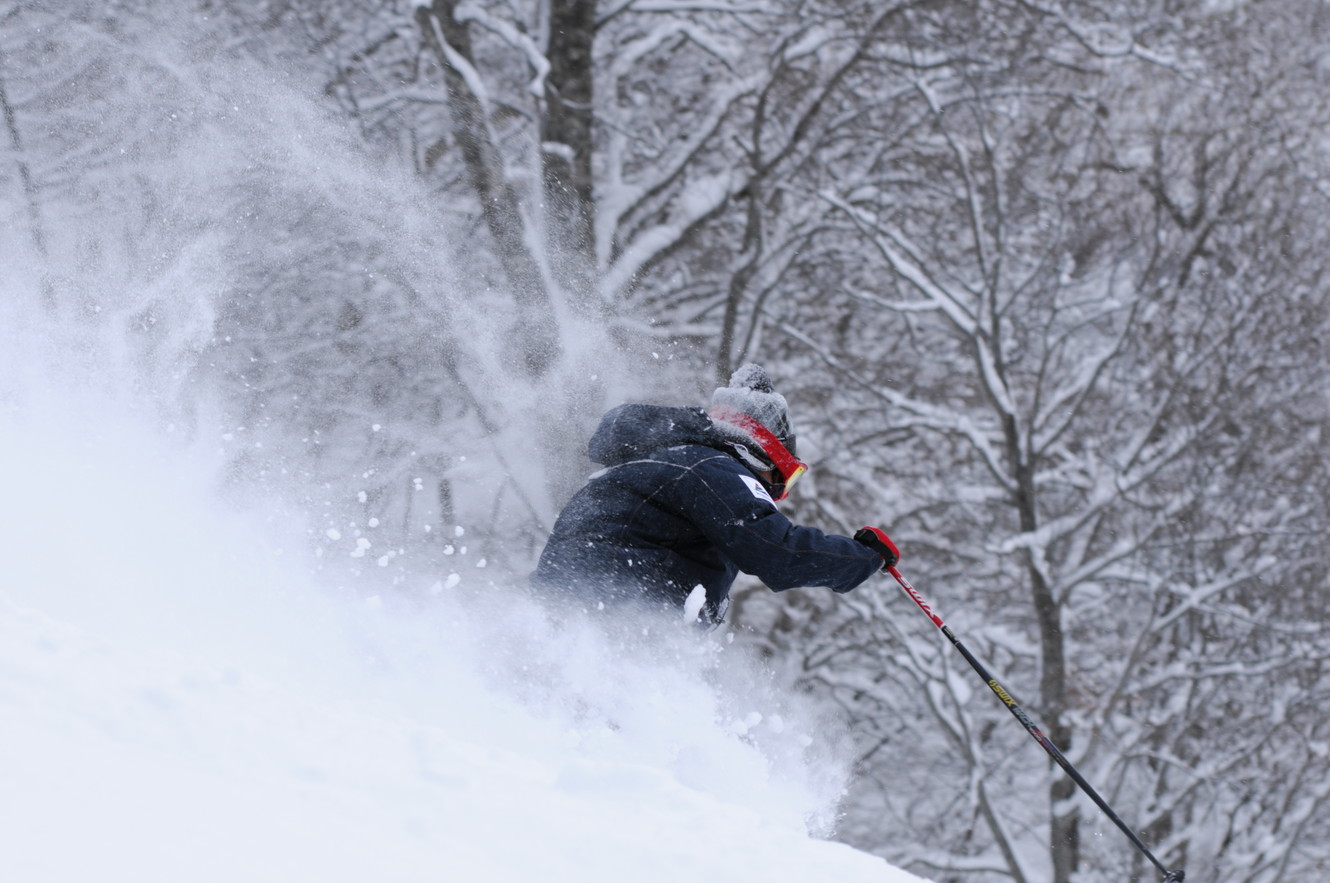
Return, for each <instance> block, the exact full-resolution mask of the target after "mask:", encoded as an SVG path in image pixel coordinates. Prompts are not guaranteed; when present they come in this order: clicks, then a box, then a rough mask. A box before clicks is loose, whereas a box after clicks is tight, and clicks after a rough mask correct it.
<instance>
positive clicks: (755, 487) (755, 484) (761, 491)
mask: <svg viewBox="0 0 1330 883" xmlns="http://www.w3.org/2000/svg"><path fill="white" fill-rule="evenodd" d="M739 480H740V481H742V482H743V483H744V484H746V485H748V489H749V490H750V491H752V492H753V496H755V497H757V498H758V499H759V500H763V501H765V502H768V503H770V504H771V505H773V506H774V505H776V501H775V500H773V499H771V494H769V493H767V489H766V488H764V487H762V482H760V481H758V480H757V479H756V478H753V477H752V476H751V475H740V476H739Z"/></svg>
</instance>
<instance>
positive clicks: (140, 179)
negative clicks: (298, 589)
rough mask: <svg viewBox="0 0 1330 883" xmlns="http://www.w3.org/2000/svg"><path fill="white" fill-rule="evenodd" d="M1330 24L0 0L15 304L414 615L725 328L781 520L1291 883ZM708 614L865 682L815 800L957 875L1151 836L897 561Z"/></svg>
mask: <svg viewBox="0 0 1330 883" xmlns="http://www.w3.org/2000/svg"><path fill="white" fill-rule="evenodd" d="M1327 25H1330V7H1328V6H1327V5H1326V4H1323V3H1321V2H1318V0H1271V2H1243V0H1233V2H1218V0H1217V2H1202V3H1180V2H1160V0H1139V2H1136V0H1124V2H1118V3H1109V4H1097V3H1089V2H1079V0H1030V2H1022V0H1010V2H1009V0H965V2H960V0H956V2H947V0H904V2H901V0H710V2H696V0H601V2H599V3H597V2H594V0H463V2H455V0H433V2H432V3H430V4H425V3H419V2H406V0H376V2H369V0H364V2H359V0H285V2H283V0H270V2H260V0H231V2H226V3H214V2H204V0H191V2H171V3H166V2H149V0H138V2H136V0H121V2H98V3H90V2H89V3H83V2H78V0H56V2H15V0H0V108H2V109H3V132H0V270H2V273H0V276H2V277H3V281H2V283H0V284H3V286H4V303H3V304H0V320H2V321H3V322H4V323H5V324H6V325H8V326H9V327H10V328H11V329H18V331H19V333H20V334H22V333H24V332H25V331H26V332H30V333H31V335H32V336H38V335H40V336H46V337H50V336H52V335H54V337H55V339H56V340H55V345H54V346H52V347H48V348H46V349H43V350H41V351H40V352H39V353H38V354H37V355H36V356H35V357H34V358H33V359H32V361H31V362H30V363H28V365H27V369H28V370H31V371H33V372H38V373H41V372H48V373H55V374H59V373H62V372H71V371H75V370H78V371H81V372H83V373H82V374H81V375H80V376H87V377H92V376H98V375H99V374H106V375H109V374H112V373H116V372H130V374H131V375H132V377H133V378H134V382H135V384H136V385H137V388H138V389H139V391H140V392H141V394H142V399H141V400H142V402H143V403H144V408H147V409H151V411H152V415H153V417H154V419H155V420H157V421H158V422H159V423H160V424H161V425H162V426H163V427H164V428H167V429H169V430H170V431H172V432H173V433H176V434H179V435H181V436H186V437H191V438H201V439H205V440H207V441H208V442H209V443H212V444H215V445H218V446H221V447H222V448H223V449H224V450H225V451H226V454H227V462H228V484H227V490H228V493H229V494H230V495H231V496H232V498H233V499H234V500H235V501H236V502H237V503H238V504H240V505H244V503H245V501H246V500H247V499H252V498H256V497H257V496H259V495H267V494H272V493H280V494H282V495H284V498H285V499H287V500H288V501H289V502H290V504H291V505H292V507H294V509H296V510H297V511H300V512H302V513H304V515H305V516H306V517H308V519H309V522H310V527H309V542H310V544H311V546H312V547H315V549H316V551H318V552H319V553H320V554H322V555H323V560H327V561H330V562H331V561H333V560H337V561H349V562H351V566H350V568H349V569H347V570H346V572H345V574H344V578H345V579H346V581H347V582H348V583H353V582H354V581H355V579H357V575H358V574H361V573H373V574H374V575H375V576H376V578H382V577H383V576H385V575H387V576H389V577H390V578H391V579H392V580H394V581H395V582H396V583H397V585H398V590H399V591H400V592H401V593H402V594H403V595H404V596H407V597H409V598H411V599H413V601H414V602H415V603H419V604H420V605H421V606H422V607H428V606H432V605H441V604H455V603H461V602H460V601H459V598H464V597H465V596H466V595H467V594H468V593H471V594H475V595H481V594H483V595H486V596H488V597H490V598H493V597H495V596H496V594H497V595H498V597H502V596H503V595H502V593H513V594H514V595H515V594H520V593H522V592H524V591H525V590H524V588H523V587H522V586H523V584H522V576H523V574H525V573H526V572H527V571H529V569H530V568H531V566H532V565H533V562H534V559H535V556H536V555H537V554H538V553H539V550H540V547H541V544H542V542H543V539H544V536H545V535H546V533H547V531H548V529H549V527H550V525H551V524H552V522H553V518H554V516H555V514H556V513H557V511H558V508H559V506H560V504H561V503H562V502H563V501H564V500H565V499H566V498H567V496H568V495H569V494H570V493H571V491H572V490H573V489H574V488H575V487H576V486H577V484H578V482H579V481H580V480H581V478H582V477H583V476H584V475H585V474H586V473H587V472H588V471H589V469H590V468H591V467H590V464H588V463H587V461H586V460H585V457H584V453H583V451H584V444H585V440H586V438H587V437H588V436H589V434H590V432H591V430H592V428H593V427H594V425H595V421H596V420H597V419H598V418H599V416H600V414H601V413H602V411H603V410H604V409H606V408H607V407H609V406H611V405H614V404H617V403H619V402H622V401H627V400H649V401H658V402H664V403H673V404H701V403H703V402H704V401H705V400H706V397H707V396H708V395H709V392H710V390H711V388H712V387H713V386H715V385H716V382H717V381H718V380H719V379H722V378H725V377H727V376H728V374H729V372H730V371H731V370H732V369H733V368H734V367H736V366H737V365H738V364H740V363H741V362H743V361H757V362H759V363H761V364H763V365H764V366H765V367H767V369H768V370H769V371H770V373H771V374H772V375H773V377H775V378H776V382H777V386H778V389H780V390H781V391H782V392H783V393H784V394H785V395H786V396H787V398H789V400H790V402H791V405H792V408H793V411H794V417H795V422H796V429H797V430H798V432H799V436H800V446H801V447H800V449H801V453H802V454H803V455H804V457H805V459H807V460H809V461H810V463H811V464H812V466H813V472H812V473H811V475H810V478H809V480H807V482H806V483H805V484H802V485H801V486H800V488H799V493H797V494H796V497H795V499H794V500H792V501H791V504H790V505H789V508H788V510H787V511H788V512H789V514H790V515H791V517H792V518H793V519H794V520H795V521H796V522H802V523H809V524H814V525H817V526H819V527H822V528H824V529H827V530H831V531H835V532H842V533H843V532H848V531H852V530H853V529H854V528H855V527H858V526H860V525H862V524H880V525H882V526H884V527H885V528H886V529H888V530H889V532H891V533H892V535H893V537H894V538H895V539H896V541H897V542H898V544H899V545H900V546H901V548H902V550H903V552H904V555H905V560H904V561H903V562H902V569H903V570H904V571H905V572H906V573H907V575H909V576H910V578H911V579H912V581H913V582H914V583H915V584H916V585H917V586H919V588H920V589H921V590H922V591H924V593H925V594H926V595H927V596H929V597H930V598H931V599H933V600H934V601H935V602H936V603H937V606H938V607H939V609H940V610H941V611H942V613H943V615H944V616H945V617H946V618H947V620H948V622H949V623H950V624H951V625H952V627H953V628H954V629H955V630H956V631H957V633H958V634H960V635H961V637H962V639H963V640H965V641H966V643H967V644H968V645H969V646H970V647H971V648H972V649H974V650H975V651H976V652H977V653H978V654H979V655H980V656H981V657H982V658H983V659H985V660H987V661H988V662H989V663H990V664H991V666H992V667H993V669H994V670H995V671H996V672H999V673H1001V676H1002V677H1003V679H1004V682H1005V683H1006V684H1007V685H1008V686H1010V687H1011V688H1012V689H1013V691H1014V692H1015V693H1016V694H1017V697H1018V699H1019V700H1020V701H1021V702H1022V704H1023V705H1025V706H1026V708H1027V709H1028V710H1029V711H1030V712H1031V714H1032V715H1033V716H1035V717H1036V718H1037V719H1038V720H1040V721H1041V722H1042V723H1044V724H1045V725H1046V728H1047V730H1048V732H1049V734H1050V736H1051V737H1052V738H1053V740H1054V741H1055V742H1056V743H1058V744H1059V745H1060V746H1062V747H1063V748H1064V749H1065V750H1066V751H1067V753H1068V756H1069V757H1070V758H1071V759H1072V761H1073V762H1074V763H1075V764H1076V765H1077V766H1078V767H1079V768H1080V770H1081V771H1082V772H1083V773H1084V774H1085V776H1086V777H1087V778H1088V779H1089V780H1090V781H1091V782H1093V783H1095V784H1096V785H1097V786H1099V788H1100V790H1101V791H1102V792H1103V793H1104V795H1105V796H1106V797H1107V798H1108V800H1109V801H1110V803H1112V804H1113V805H1114V807H1115V809H1117V811H1118V812H1119V814H1120V815H1121V816H1122V817H1123V818H1124V819H1126V820H1127V821H1128V822H1129V823H1132V824H1134V825H1136V826H1137V827H1139V828H1140V830H1141V831H1142V833H1143V838H1144V839H1145V841H1146V842H1147V843H1149V844H1151V845H1152V847H1154V848H1155V852H1156V854H1157V855H1159V857H1160V858H1161V859H1162V860H1163V861H1164V863H1165V864H1166V865H1168V866H1170V867H1185V868H1186V869H1187V871H1188V877H1189V879H1195V880H1204V881H1208V883H1272V881H1277V880H1284V881H1305V880H1314V879H1321V878H1323V877H1324V876H1325V873H1326V869H1327V862H1328V861H1330V806H1328V805H1327V800H1328V799H1330V723H1328V722H1327V720H1326V715H1325V713H1324V709H1325V708H1326V707H1330V695H1328V694H1330V635H1328V634H1327V630H1326V626H1327V621H1326V620H1327V604H1326V588H1325V571H1326V566H1327V564H1330V551H1327V547H1326V543H1325V541H1324V530H1325V526H1326V524H1327V520H1328V519H1330V513H1328V512H1327V506H1328V505H1330V503H1328V502H1327V501H1328V500H1330V474H1328V473H1327V464H1326V457H1325V450H1326V445H1327V439H1326V437H1325V435H1326V432H1327V429H1330V423H1328V421H1330V402H1328V401H1327V390H1328V389H1330V364H1328V363H1327V359H1326V353H1325V347H1324V343H1323V341H1324V339H1325V336H1326V334H1327V333H1328V332H1330V315H1328V314H1327V308H1328V307H1330V298H1327V296H1326V290H1325V286H1326V284H1327V282H1326V273H1327V270H1330V225H1328V224H1327V223H1326V222H1325V218H1326V217H1327V212H1328V211H1330V139H1328V138H1327V134H1326V133H1327V132H1328V131H1330V96H1328V95H1327V92H1326V89H1325V87H1324V84H1325V83H1326V82H1328V81H1330V51H1328V50H1327V49H1326V48H1325V47H1326V46H1327V31H1326V28H1327ZM52 329H55V330H54V331H53V330H52ZM13 339H18V335H16V336H15V337H14V338H13ZM11 357H12V356H11ZM3 404H4V403H3V400H0V405H3ZM454 525H461V526H464V527H465V531H466V533H465V536H466V543H465V549H462V548H460V547H459V544H458V542H457V539H456V537H455V531H454V530H453V526H454ZM352 555H354V556H355V557H354V558H353V557H351V556H352ZM426 577H427V578H426ZM731 619H732V620H733V622H734V626H733V627H734V629H735V632H736V634H737V636H738V640H739V641H743V642H748V643H750V644H753V645H755V646H758V647H760V648H763V649H764V650H765V651H767V652H769V660H770V664H771V666H772V667H773V669H774V670H775V671H776V672H777V675H778V677H779V678H781V679H783V680H784V681H786V682H788V683H789V684H792V685H795V686H796V687H797V688H800V689H804V690H807V691H809V693H810V694H812V695H815V696H819V697H823V698H825V699H827V700H829V701H832V702H834V703H835V704H836V705H837V706H838V708H839V710H840V713H841V714H842V715H843V716H844V718H845V719H846V720H847V721H848V723H849V725H850V732H851V734H852V736H853V738H854V740H855V743H854V744H855V750H856V758H857V761H856V766H855V770H854V777H853V782H852V787H851V790H850V792H849V794H848V795H847V796H846V798H845V800H844V802H843V804H842V812H843V818H842V819H841V821H840V823H839V825H838V827H837V831H836V836H837V837H838V838H840V839H843V840H844V841H846V842H848V843H850V844H852V845H854V846H856V847H859V848H861V849H864V850H867V851H870V852H873V853H877V854H880V855H882V856H884V857H886V858H887V859H889V860H890V861H891V862H893V863H895V864H898V865H900V866H902V867H904V868H907V869H909V870H912V871H914V872H916V873H918V874H921V875H923V876H925V877H928V878H930V879H933V880H937V881H947V883H950V881H966V883H970V881H974V883H980V881H1003V880H1012V881H1021V883H1026V881H1028V883H1038V881H1043V880H1049V881H1053V883H1072V881H1079V883H1098V881H1108V880H1123V879H1133V880H1136V879H1140V880H1145V879H1154V872H1153V870H1152V869H1151V868H1149V867H1148V866H1144V865H1143V863H1142V861H1141V860H1140V859H1139V857H1136V856H1134V853H1133V851H1132V850H1131V849H1130V848H1129V847H1128V846H1127V844H1126V843H1125V841H1123V840H1122V838H1121V836H1120V834H1119V833H1118V832H1117V831H1116V830H1115V829H1113V828H1112V827H1111V825H1110V824H1109V823H1108V822H1107V821H1106V820H1104V819H1103V818H1102V816H1100V815H1099V814H1098V812H1097V811H1096V810H1095V809H1094V807H1093V806H1092V805H1091V804H1090V803H1089V802H1088V801H1087V800H1085V799H1084V798H1083V797H1081V796H1080V795H1079V793H1078V792H1077V791H1076V790H1075V788H1074V787H1073V786H1072V785H1071V784H1070V782H1069V781H1068V780H1066V779H1065V778H1063V777H1062V776H1061V775H1060V774H1054V773H1053V772H1052V771H1051V770H1050V769H1049V764H1048V762H1047V760H1046V758H1045V757H1044V755H1043V754H1042V752H1040V751H1039V750H1038V749H1037V747H1036V746H1033V745H1031V744H1029V742H1030V740H1029V738H1028V736H1027V735H1026V734H1025V733H1024V732H1022V731H1021V729H1020V727H1019V726H1018V725H1017V724H1016V723H1015V722H1014V721H1012V720H1010V719H1009V716H1008V715H1007V712H1006V711H1005V710H1004V709H1003V708H1002V707H1001V706H1000V705H999V704H998V703H996V702H995V701H993V697H992V696H990V695H988V694H987V692H986V691H985V690H983V687H982V685H981V684H978V683H977V682H976V680H975V679H974V677H973V674H972V673H971V672H969V670H968V669H964V668H963V666H964V663H963V661H962V660H960V658H959V657H958V656H957V655H956V654H955V653H954V651H953V650H952V648H950V647H949V646H946V645H945V643H944V642H942V641H940V640H939V639H938V636H937V634H936V631H935V630H933V629H932V627H931V626H930V625H929V624H928V623H927V622H926V621H925V620H924V619H923V618H922V617H920V616H919V614H918V611H917V610H914V609H913V608H912V607H910V606H909V605H908V601H906V600H905V599H903V598H901V597H900V596H899V593H898V592H896V591H894V590H893V588H892V587H891V586H890V585H888V584H887V583H885V582H884V583H883V584H882V585H881V586H879V587H869V586H866V587H865V588H864V589H861V590H859V591H857V592H855V593H852V594H850V595H847V596H843V597H841V596H831V595H830V593H824V592H817V591H804V592H792V593H787V594H783V595H779V596H777V595H772V594H771V593H769V592H766V591H765V589H762V588H761V587H760V586H757V585H755V584H753V583H751V582H748V583H744V584H742V586H741V588H740V589H739V590H738V591H737V597H736V604H735V605H734V607H733V608H732V613H731ZM722 840H723V836H722ZM721 848H723V846H722V847H721Z"/></svg>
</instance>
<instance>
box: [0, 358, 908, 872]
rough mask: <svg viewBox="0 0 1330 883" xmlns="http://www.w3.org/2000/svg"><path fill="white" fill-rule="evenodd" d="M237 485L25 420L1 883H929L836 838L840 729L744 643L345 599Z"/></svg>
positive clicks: (3, 739)
mask: <svg viewBox="0 0 1330 883" xmlns="http://www.w3.org/2000/svg"><path fill="white" fill-rule="evenodd" d="M9 367H11V368H12V367H14V366H13V365H12V364H11V365H10V366H9ZM0 392H3V390H2V389H0ZM216 466H217V464H216V463H215V462H213V460H212V459H211V458H210V457H209V456H208V454H207V453H206V452H204V453H200V452H199V451H198V450H197V449H194V450H191V449H187V448H182V447H180V446H175V445H171V444H168V443H167V441H165V440H164V439H163V438H159V437H157V436H155V435H154V434H153V433H150V432H147V431H145V430H142V429H140V428H138V427H137V421H136V419H135V418H133V417H132V416H131V415H129V414H128V413H127V412H125V411H123V410H120V411H117V410H116V408H115V407H114V406H113V405H103V404H102V403H101V400H100V398H99V396H96V395H90V396H87V397H84V396H80V395H77V394H72V393H67V392H59V391H54V390H41V394H40V395H29V396H26V397H23V398H17V399H16V398H10V399H8V400H6V398H5V397H4V396H3V395H0V468H3V470H4V473H5V480H4V482H3V487H4V493H3V499H0V561H3V562H4V564H3V567H2V568H0V574H2V575H0V880H4V881H6V883H55V881H79V883H101V881H119V880H126V881H135V883H158V881H161V883H165V881H170V883H202V881H228V883H231V881H242V880H243V881H245V883H258V881H267V880H272V881H302V883H305V881H319V883H333V881H341V880H354V881H371V880H372V881H376V883H382V881H414V880H432V881H436V880H474V881H508V880H512V881H526V880H533V881H534V880H539V881H563V880H567V881H578V883H587V881H602V880H603V881H616V883H618V881H626V880H633V881H654V880H660V881H679V880H695V879H716V880H727V881H740V880H754V881H759V880H760V881H785V880H798V881H814V880H816V881H821V880H828V881H830V880H835V881H841V883H855V881H864V883H904V881H911V880H917V878H915V877H912V876H910V875H908V874H906V873H904V872H902V871H899V870H896V869H894V868H891V867H889V866H887V865H886V864H885V863H883V862H882V861H881V860H879V859H877V858H874V857H871V856H868V855H866V854H863V853H860V852H856V851H855V850H853V849H851V848H849V847H847V846H844V845H841V844H837V843H834V842H829V841H827V840H824V839H820V838H819V837H818V836H816V835H817V834H820V833H825V831H826V829H827V827H828V826H829V825H830V823H831V822H832V821H833V819H834V812H835V796H836V793H837V791H838V789H839V787H840V784H841V783H842V782H843V780H844V779H843V777H844V775H845V771H844V767H845V764H844V761H843V759H839V758H838V757H837V754H838V753H839V752H837V751H836V750H835V748H834V745H835V743H836V738H835V733H834V728H832V727H830V726H829V725H827V724H826V723H825V722H822V721H819V719H818V716H817V715H816V714H814V713H813V712H812V711H811V710H810V709H809V708H807V707H805V706H803V705H801V703H800V702H799V701H796V700H795V699H794V697H788V696H782V695H780V692H779V691H778V690H776V689H775V688H773V687H771V686H770V684H769V680H768V679H765V678H764V677H763V675H762V672H761V670H760V667H758V666H756V665H754V664H752V663H750V662H749V661H747V660H746V659H745V658H744V657H743V656H742V654H740V653H738V651H736V650H735V649H734V648H733V646H732V645H727V644H726V643H725V642H724V641H723V639H722V640H717V639H716V638H715V637H714V636H713V637H712V638H708V639H699V637H698V636H696V635H678V636H675V635H671V634H669V629H666V630H664V632H665V633H663V634H662V635H660V636H659V637H658V638H657V639H656V640H654V641H650V642H646V643H645V644H642V645H639V646H635V647H634V648H633V649H632V650H631V651H625V650H624V649H623V648H621V647H617V646H616V641H614V640H611V639H608V638H602V637H600V633H599V632H596V631H591V630H589V629H587V628H585V627H581V626H578V625H576V624H574V623H564V624H562V625H560V624H555V623H551V622H550V621H549V620H548V618H547V617H545V616H543V615H542V614H540V613H539V611H537V610H535V609H534V608H530V607H529V606H526V605H523V604H522V603H520V602H519V601H518V600H517V598H518V595H517V593H514V592H512V591H511V590H503V589H500V588H499V587H496V588H495V596H496V599H498V600H499V603H493V604H490V605H485V604H478V603H475V602H469V603H463V601H462V600H460V599H461V595H460V594H459V596H458V601H457V603H449V602H448V596H447V594H443V595H441V596H433V597H434V602H433V603H431V604H412V605H408V604H404V603H401V602H399V601H396V600H393V599H394V597H395V596H394V595H392V594H391V593H387V592H385V593H382V594H379V593H373V592H369V591H367V590H366V588H365V587H364V586H358V585H352V584H345V583H340V582H339V579H338V578H337V577H335V576H334V575H333V573H334V571H333V570H330V569H329V568H328V567H327V562H326V561H321V562H319V564H320V566H321V567H322V569H321V570H320V569H319V568H318V567H316V566H315V563H316V559H315V558H314V557H313V556H312V555H310V554H309V553H308V552H307V551H306V549H307V544H305V543H303V542H302V535H301V533H300V531H299V530H297V529H296V528H295V526H292V525H287V524H284V523H283V522H282V520H281V519H277V518H266V517H265V516H263V515H261V514H256V513H255V512H254V511H253V510H246V512H243V513H242V512H237V511H235V510H233V509H231V508H228V507H227V506H225V505H223V503H222V502H221V501H220V500H219V499H218V496H217V493H216V490H215V487H214V483H215V476H216V471H215V470H216ZM302 529H303V528H302ZM460 588H465V587H464V586H463V587H460ZM449 591H451V589H450V590H449ZM477 594H478V593H475V592H473V593H472V596H473V597H474V596H475V595H477ZM481 594H482V596H483V593H481ZM423 596H428V592H425V593H423ZM810 831H811V832H813V833H812V834H810Z"/></svg>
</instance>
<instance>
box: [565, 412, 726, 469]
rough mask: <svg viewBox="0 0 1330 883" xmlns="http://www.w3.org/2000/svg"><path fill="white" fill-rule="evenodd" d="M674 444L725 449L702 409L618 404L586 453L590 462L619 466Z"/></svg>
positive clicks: (724, 442)
mask: <svg viewBox="0 0 1330 883" xmlns="http://www.w3.org/2000/svg"><path fill="white" fill-rule="evenodd" d="M676 445H705V446H706V447H709V448H717V449H720V450H725V449H726V447H727V445H726V440H725V438H724V437H723V436H722V435H721V434H720V432H719V431H717V429H716V427H715V425H714V424H713V423H712V422H711V418H710V417H708V416H707V413H706V412H705V411H703V410H702V409H701V408H670V407H666V406H663V405H620V406H619V407H617V408H615V409H614V410H612V411H610V412H609V413H608V414H606V415H605V416H604V418H603V419H602V420H601V421H600V427H599V428H598V429H596V434H595V435H593V436H592V437H591V443H590V444H589V445H588V446H587V453H588V454H589V455H590V457H591V460H592V462H594V463H600V464H601V465H603V466H618V465H619V464H621V463H627V462H629V461H630V460H635V459H637V458H639V457H643V456H645V455H647V454H650V453H651V452H652V451H659V450H662V449H664V448H672V447H675V446H676Z"/></svg>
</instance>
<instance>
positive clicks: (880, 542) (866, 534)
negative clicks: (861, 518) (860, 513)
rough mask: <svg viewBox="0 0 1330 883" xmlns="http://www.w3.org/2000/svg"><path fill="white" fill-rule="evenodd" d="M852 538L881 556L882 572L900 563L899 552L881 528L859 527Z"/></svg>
mask: <svg viewBox="0 0 1330 883" xmlns="http://www.w3.org/2000/svg"><path fill="white" fill-rule="evenodd" d="M854 538H855V539H856V540H858V541H859V542H861V543H863V544H864V545H865V546H867V547H868V548H870V549H872V550H873V551H874V552H876V553H878V554H879V555H881V556H882V562H883V564H882V569H883V570H890V569H891V568H893V567H895V566H896V565H897V564H899V563H900V560H901V553H900V550H899V549H897V548H896V544H895V543H893V542H892V541H891V537H889V536H887V535H886V534H885V533H884V532H883V531H882V529H881V528H877V527H861V528H859V529H858V530H856V531H855V532H854Z"/></svg>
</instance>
